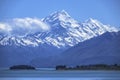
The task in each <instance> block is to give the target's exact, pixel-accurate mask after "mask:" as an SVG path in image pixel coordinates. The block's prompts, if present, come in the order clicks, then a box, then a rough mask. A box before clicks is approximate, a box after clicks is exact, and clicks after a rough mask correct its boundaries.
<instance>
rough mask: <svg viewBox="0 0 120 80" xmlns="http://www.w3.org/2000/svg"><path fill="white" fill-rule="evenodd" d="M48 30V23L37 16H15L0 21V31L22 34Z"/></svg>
mask: <svg viewBox="0 0 120 80" xmlns="http://www.w3.org/2000/svg"><path fill="white" fill-rule="evenodd" d="M48 30H50V27H49V25H48V24H46V23H44V22H42V21H41V20H40V19H38V18H15V19H12V20H9V21H6V22H1V23H0V32H4V33H9V34H14V33H15V34H18V35H24V34H30V33H35V32H44V31H48Z"/></svg>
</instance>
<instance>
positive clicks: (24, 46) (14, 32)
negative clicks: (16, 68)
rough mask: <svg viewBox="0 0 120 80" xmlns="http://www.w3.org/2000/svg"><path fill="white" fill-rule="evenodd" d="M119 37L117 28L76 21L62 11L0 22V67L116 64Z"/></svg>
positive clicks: (89, 21) (91, 21) (89, 20)
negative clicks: (41, 17) (41, 16)
mask: <svg viewBox="0 0 120 80" xmlns="http://www.w3.org/2000/svg"><path fill="white" fill-rule="evenodd" d="M119 37H120V32H119V28H116V27H112V26H110V25H104V24H102V23H101V22H99V21H98V20H96V19H92V18H90V19H88V20H86V21H85V22H79V21H77V20H75V19H73V18H72V17H71V16H70V15H69V14H68V13H67V12H66V11H64V10H62V11H57V12H54V13H52V14H50V15H49V16H47V17H45V18H43V19H38V18H15V19H13V20H7V21H5V22H0V59H1V60H0V67H8V66H11V65H16V64H31V65H34V66H37V67H52V66H53V65H54V66H55V65H57V64H66V65H79V64H83V63H84V64H90V63H91V64H94V63H104V61H103V60H104V59H105V60H107V61H106V62H105V63H119V62H118V61H117V60H118V57H120V55H119V52H120V51H119V49H120V45H119V44H118V41H119ZM113 57H114V58H115V59H113ZM109 59H110V60H109ZM112 60H113V61H112ZM114 60H116V61H114Z"/></svg>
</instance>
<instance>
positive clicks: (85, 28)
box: [0, 10, 119, 48]
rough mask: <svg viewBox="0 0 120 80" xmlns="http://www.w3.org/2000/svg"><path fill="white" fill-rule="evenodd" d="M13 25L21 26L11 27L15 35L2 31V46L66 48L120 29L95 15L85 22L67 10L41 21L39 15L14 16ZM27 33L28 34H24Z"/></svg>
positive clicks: (0, 42)
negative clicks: (78, 19) (31, 16)
mask: <svg viewBox="0 0 120 80" xmlns="http://www.w3.org/2000/svg"><path fill="white" fill-rule="evenodd" d="M14 24H15V25H19V26H15V27H14V25H13V26H12V29H13V30H14V32H15V34H14V35H13V34H11V36H3V35H2V34H1V32H0V34H1V35H0V45H9V44H10V45H17V46H21V45H22V46H33V47H36V46H39V45H44V44H45V45H46V44H47V45H50V46H53V47H57V48H65V47H71V46H74V45H76V44H78V43H79V42H83V41H85V40H88V39H91V38H93V37H97V36H99V35H102V34H103V33H105V32H117V31H119V29H117V28H115V27H111V26H109V25H104V24H102V23H101V22H99V21H98V20H95V19H92V18H90V19H88V20H86V21H85V22H83V23H79V22H78V21H76V20H75V19H73V18H72V17H71V16H70V15H69V14H68V13H67V12H66V11H65V10H62V11H57V12H54V13H52V14H50V15H49V16H47V17H45V18H43V19H42V20H39V19H36V18H33V19H32V18H25V19H15V23H14ZM28 24H29V25H30V26H29V25H28ZM46 24H47V25H46ZM24 25H25V26H24ZM2 27H4V26H1V25H0V29H1V28H2ZM5 27H6V26H5ZM14 28H15V29H14ZM24 28H26V29H24ZM44 28H45V29H44ZM2 29H3V28H2ZM46 29H47V30H46ZM42 30H44V31H42ZM0 31H1V30H0ZM18 31H20V33H21V32H22V31H24V33H23V34H24V35H23V34H22V35H23V36H21V35H17V34H18ZM30 31H31V32H30ZM26 32H27V33H28V34H25V33H26ZM16 35H17V36H16Z"/></svg>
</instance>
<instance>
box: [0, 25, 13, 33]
mask: <svg viewBox="0 0 120 80" xmlns="http://www.w3.org/2000/svg"><path fill="white" fill-rule="evenodd" d="M11 31H12V28H11V27H10V25H9V24H6V23H0V33H9V32H11Z"/></svg>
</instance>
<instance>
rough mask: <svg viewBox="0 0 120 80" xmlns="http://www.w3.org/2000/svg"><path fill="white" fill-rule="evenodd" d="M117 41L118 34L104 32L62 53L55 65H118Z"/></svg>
mask: <svg viewBox="0 0 120 80" xmlns="http://www.w3.org/2000/svg"><path fill="white" fill-rule="evenodd" d="M119 41H120V32H117V33H116V32H106V33H104V34H103V35H101V36H98V37H95V38H92V39H90V40H87V41H84V42H82V43H79V44H77V45H75V46H73V47H71V48H69V49H68V50H66V51H64V52H63V53H62V54H61V55H60V59H59V61H58V62H57V63H59V64H64V65H69V66H73V65H74V66H76V65H83V64H84V65H88V64H120V62H119V61H120V43H119Z"/></svg>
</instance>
